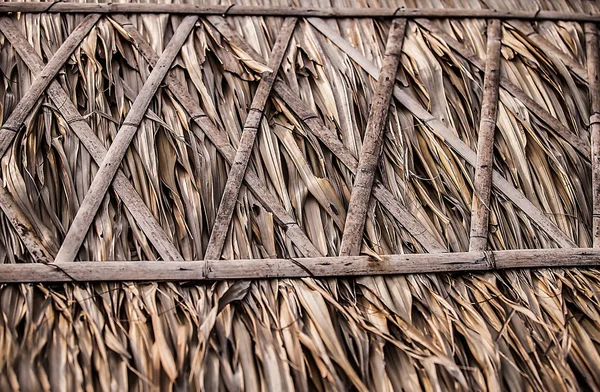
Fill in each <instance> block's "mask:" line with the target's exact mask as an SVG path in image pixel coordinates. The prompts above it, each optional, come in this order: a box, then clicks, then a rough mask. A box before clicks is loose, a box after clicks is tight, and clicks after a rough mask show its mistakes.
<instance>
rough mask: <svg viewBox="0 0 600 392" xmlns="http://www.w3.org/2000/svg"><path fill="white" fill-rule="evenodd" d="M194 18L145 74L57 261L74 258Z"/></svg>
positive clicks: (194, 17) (182, 26) (193, 17)
mask: <svg viewBox="0 0 600 392" xmlns="http://www.w3.org/2000/svg"><path fill="white" fill-rule="evenodd" d="M197 21H198V17H197V16H188V17H186V18H185V19H184V20H183V22H181V24H180V25H179V27H178V28H177V31H176V32H175V34H174V35H173V38H171V41H169V44H168V45H167V47H166V48H165V50H164V52H163V53H162V55H161V58H160V59H159V61H158V63H157V65H156V67H155V68H154V69H153V70H152V72H151V73H150V75H149V76H148V79H147V80H146V82H145V83H144V86H143V87H142V89H141V90H140V93H139V94H138V96H137V98H136V99H135V101H134V102H133V104H132V105H131V108H130V109H129V112H128V113H127V117H125V120H124V121H123V125H122V126H121V128H120V129H119V131H118V133H117V136H116V137H115V139H114V140H113V142H112V144H111V146H110V148H109V149H108V151H107V152H106V156H105V157H104V160H103V161H102V164H101V165H100V167H99V168H98V172H97V174H96V176H95V177H94V180H93V181H92V185H90V188H89V190H88V192H87V194H86V195H85V198H84V199H83V202H82V203H81V206H80V207H79V211H77V215H76V216H75V219H73V222H72V223H71V227H70V228H69V231H68V232H67V235H66V237H65V240H64V241H63V244H62V246H61V247H60V249H59V251H58V254H57V255H56V260H57V262H71V261H74V260H75V258H76V257H77V253H78V252H79V248H80V247H81V244H82V243H83V240H84V239H85V236H86V234H87V232H88V230H89V228H90V226H91V224H92V222H93V220H94V218H95V216H96V212H97V211H98V208H99V207H100V204H101V203H102V200H103V199H104V197H105V196H106V192H107V191H108V188H109V187H110V185H111V183H112V180H113V178H114V176H115V175H116V173H117V170H118V169H119V166H120V164H121V161H122V160H123V157H124V156H125V153H126V152H127V149H128V148H129V144H130V143H131V140H132V139H133V137H134V136H135V133H136V132H137V130H138V126H139V123H140V122H141V121H142V119H143V117H144V115H145V113H146V110H147V109H148V106H149V105H150V101H151V100H152V99H153V98H154V94H155V93H156V90H158V87H159V85H160V83H162V81H163V79H164V78H165V75H166V74H167V72H168V71H169V68H170V67H171V64H172V63H173V60H175V56H177V53H179V50H180V49H181V46H183V43H184V42H185V40H186V39H187V38H188V36H189V35H190V32H191V31H192V29H193V28H194V25H195V24H196V22H197Z"/></svg>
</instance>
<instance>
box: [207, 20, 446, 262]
mask: <svg viewBox="0 0 600 392" xmlns="http://www.w3.org/2000/svg"><path fill="white" fill-rule="evenodd" d="M207 20H208V21H209V22H210V24H211V25H212V26H214V27H215V28H216V29H217V30H218V31H219V33H220V34H221V35H222V36H223V37H224V38H225V39H226V40H227V41H229V42H230V44H232V45H233V46H236V47H239V48H241V49H242V50H243V51H244V52H245V53H247V54H249V55H250V56H251V58H252V60H253V61H256V62H260V63H264V60H263V59H262V57H261V56H260V54H258V53H257V52H256V51H255V50H254V49H252V47H251V46H250V45H248V43H246V42H245V41H244V40H243V39H242V37H241V36H240V35H239V34H238V33H237V32H235V31H234V30H233V29H232V28H231V26H229V24H228V23H227V21H226V20H225V19H224V18H222V17H220V16H209V17H207ZM273 90H274V91H275V93H276V94H277V95H279V96H280V97H281V99H282V100H283V101H284V102H285V104H286V105H287V106H288V107H289V108H290V109H291V110H292V111H293V112H294V113H295V114H296V115H297V116H298V117H299V118H300V119H301V120H302V122H304V124H306V126H307V127H308V130H309V131H310V132H311V133H312V134H314V135H315V136H316V137H317V138H318V139H319V140H320V141H321V142H322V143H323V144H324V145H325V146H326V147H327V148H329V150H330V151H331V152H332V153H333V154H334V155H335V156H336V157H337V158H338V159H339V160H340V161H341V162H342V163H343V164H344V165H345V166H346V167H347V168H348V169H350V171H351V172H352V173H353V174H356V169H357V167H358V160H357V159H356V157H355V156H354V155H353V154H352V153H351V152H350V150H349V149H348V148H347V147H346V146H344V144H343V143H342V142H341V140H340V139H338V138H337V136H336V135H335V134H334V133H333V132H332V131H331V130H330V129H329V128H327V127H326V126H325V124H324V123H323V121H322V120H321V119H320V118H319V116H318V115H317V114H316V113H314V112H313V111H312V110H311V108H310V107H309V106H308V105H307V104H306V103H305V102H304V101H302V99H300V97H298V95H296V94H295V93H294V92H293V91H292V90H291V89H290V88H289V87H288V86H287V85H286V84H285V83H284V82H283V81H282V80H281V79H277V80H276V81H275V85H274V86H273ZM373 196H375V198H377V200H378V201H379V202H380V203H381V205H382V206H383V207H384V208H385V209H387V210H388V212H389V213H390V214H391V215H392V216H393V217H394V218H395V219H396V220H397V221H398V222H399V223H400V224H401V225H402V226H403V227H404V228H405V229H406V230H407V231H408V232H409V233H410V234H411V235H412V236H413V237H414V238H415V239H416V240H417V241H419V243H420V244H421V245H422V246H423V248H425V250H426V251H427V252H429V253H439V252H447V251H448V250H447V248H446V247H445V246H444V245H442V244H441V243H440V242H439V241H438V240H437V239H436V238H435V237H434V236H433V235H432V234H431V233H430V232H429V231H428V230H427V229H426V228H425V227H424V226H423V224H422V223H421V222H420V221H419V220H418V219H417V218H415V217H414V216H413V215H412V214H411V213H410V211H408V210H407V209H406V207H404V206H403V205H402V204H401V203H400V202H399V201H398V199H396V197H395V196H394V195H393V194H392V193H391V192H390V191H389V190H387V189H386V188H385V186H384V185H383V184H382V183H381V181H379V180H375V185H374V188H373Z"/></svg>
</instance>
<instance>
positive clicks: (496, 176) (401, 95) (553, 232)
mask: <svg viewBox="0 0 600 392" xmlns="http://www.w3.org/2000/svg"><path fill="white" fill-rule="evenodd" d="M307 21H308V22H309V23H310V24H312V25H313V26H314V27H315V28H316V29H317V30H319V31H320V32H321V33H323V34H324V35H325V36H326V37H327V38H329V39H330V40H331V42H333V43H334V44H335V45H336V46H338V47H339V48H340V49H341V50H343V51H344V52H346V54H347V55H348V56H349V57H350V58H351V59H352V60H354V61H356V63H357V64H359V65H360V66H361V67H363V69H364V70H365V71H367V72H368V73H369V74H370V75H371V76H372V77H373V78H377V77H378V75H379V70H378V68H377V67H376V66H375V65H374V64H373V63H372V62H370V61H369V60H368V59H367V58H366V57H365V56H363V55H362V54H361V53H360V52H359V51H358V50H356V48H354V47H353V46H352V45H351V44H350V42H348V41H347V40H346V39H344V38H343V37H342V36H341V35H339V34H338V33H337V32H336V31H334V30H333V29H332V28H330V27H329V26H328V25H327V23H325V22H324V21H323V20H322V19H318V18H308V19H307ZM394 97H395V98H396V99H397V100H398V102H400V103H401V104H402V105H404V107H405V108H406V109H407V110H408V111H410V112H411V113H412V114H413V116H415V117H416V118H418V119H419V120H420V121H421V122H422V123H423V124H426V126H427V127H428V128H429V129H430V130H431V131H433V133H435V134H436V136H437V137H439V138H440V139H442V140H443V141H444V142H445V143H446V144H447V145H448V146H449V147H451V148H452V149H453V150H454V151H455V152H456V153H457V154H458V155H460V156H461V157H462V158H464V159H465V160H466V161H467V162H468V163H469V164H470V165H471V166H475V165H476V162H477V153H476V152H475V151H473V150H472V149H471V148H470V147H469V146H467V144H466V143H465V142H463V141H462V140H461V139H459V138H458V137H457V136H455V134H454V133H453V132H452V131H451V130H450V129H449V128H448V127H447V126H446V125H445V124H444V123H443V122H442V121H441V120H440V119H438V118H437V117H435V116H434V115H433V114H431V113H430V112H429V111H427V109H426V108H424V107H423V106H422V105H421V104H420V103H419V102H417V101H416V100H415V99H414V98H412V97H411V96H410V95H409V94H407V93H406V92H405V91H404V90H401V89H400V88H399V87H397V86H396V87H395V88H394ZM492 180H493V184H494V186H495V187H496V188H497V189H498V190H499V191H500V192H502V193H503V194H504V195H505V196H506V197H507V198H508V199H509V200H511V201H512V202H513V203H514V204H515V205H516V206H517V207H519V208H520V209H521V211H523V212H524V213H525V214H527V216H528V217H529V218H530V219H531V220H532V221H533V222H535V224H536V225H537V226H538V227H539V228H540V229H541V230H543V231H544V232H545V233H546V234H547V235H548V236H549V237H550V238H552V239H553V240H554V241H555V242H556V243H557V244H559V245H560V246H561V247H563V248H571V247H576V244H575V243H574V242H573V240H571V239H570V238H569V237H568V236H567V235H566V234H565V233H563V232H562V231H561V230H560V229H559V228H558V226H556V224H555V223H554V222H552V221H551V220H550V219H549V218H548V217H547V216H546V214H545V213H544V212H542V211H540V209H539V208H538V207H537V206H535V205H534V204H533V203H532V202H531V201H529V199H527V198H526V197H525V196H524V195H523V194H522V193H521V192H520V191H519V190H518V189H517V188H515V187H514V186H513V184H511V183H510V182H508V181H507V180H506V179H505V178H504V177H503V176H502V175H501V174H500V173H499V172H497V171H495V170H494V171H493V173H492Z"/></svg>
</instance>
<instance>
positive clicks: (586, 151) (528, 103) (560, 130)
mask: <svg viewBox="0 0 600 392" xmlns="http://www.w3.org/2000/svg"><path fill="white" fill-rule="evenodd" d="M415 22H416V23H418V24H419V25H421V26H422V27H424V28H425V29H426V30H429V31H430V32H432V33H433V34H435V35H436V36H437V37H439V38H440V39H442V40H443V41H444V43H445V44H446V45H448V47H450V48H451V49H452V50H454V51H455V52H456V53H458V54H459V55H460V56H461V57H463V58H464V59H465V60H467V61H468V62H469V63H471V64H472V65H473V66H475V67H476V68H477V69H479V70H480V71H483V70H484V69H485V61H484V60H483V59H481V58H480V57H479V56H477V55H476V54H475V53H473V51H472V50H471V49H469V48H467V47H466V46H465V45H463V44H462V43H460V42H458V41H457V40H455V39H454V38H452V37H451V36H450V35H449V34H446V33H445V32H443V31H442V30H440V29H438V28H437V27H435V25H434V24H433V23H431V21H430V20H425V19H416V20H415ZM512 22H514V21H511V23H512ZM536 42H537V41H536ZM547 46H548V44H547ZM550 46H551V45H550ZM554 50H555V51H558V49H556V48H554ZM561 60H562V61H568V60H566V59H562V58H561ZM571 68H572V69H574V68H573V67H571ZM584 72H585V70H584ZM577 75H579V71H577ZM586 80H587V77H586ZM500 86H502V88H503V89H505V90H506V91H507V92H509V93H510V94H511V95H512V96H513V97H515V98H516V99H518V100H519V101H521V102H522V103H523V105H524V106H525V107H526V108H527V110H529V111H530V112H531V113H533V114H534V115H536V116H537V117H538V118H539V119H541V120H542V121H544V122H545V123H546V124H548V128H547V129H548V130H549V131H550V132H552V133H554V134H555V135H556V136H558V137H559V138H562V139H564V140H565V141H566V142H567V143H569V144H570V145H571V146H572V147H573V148H574V149H575V150H577V151H578V152H579V153H580V154H581V156H582V157H583V158H584V159H586V160H588V159H589V158H590V142H589V140H586V139H583V138H581V137H579V136H578V135H576V134H575V133H573V132H572V131H571V130H570V129H569V128H568V127H567V126H565V125H564V124H563V123H562V122H560V121H559V120H558V119H557V118H556V117H555V116H553V115H552V114H551V113H550V112H548V110H546V109H544V108H543V107H542V106H541V105H540V104H538V103H537V102H536V101H535V100H534V99H533V98H531V97H530V96H529V95H528V94H527V93H526V92H524V91H523V90H522V89H520V88H519V87H517V85H515V84H514V83H512V82H511V81H510V80H508V78H506V77H504V76H501V77H500Z"/></svg>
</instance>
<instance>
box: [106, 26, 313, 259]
mask: <svg viewBox="0 0 600 392" xmlns="http://www.w3.org/2000/svg"><path fill="white" fill-rule="evenodd" d="M111 18H112V19H113V20H114V21H115V22H117V23H118V24H119V25H120V26H121V27H122V28H123V29H124V30H125V31H126V32H127V33H128V34H129V37H130V39H131V40H132V41H133V42H134V43H135V45H136V47H137V48H138V50H139V51H140V53H141V54H142V56H143V57H144V58H145V59H146V61H148V63H149V64H150V65H152V66H154V65H155V64H156V62H157V60H158V56H157V54H156V53H155V52H154V50H153V49H152V47H151V46H150V44H149V43H148V42H147V41H146V40H145V39H144V38H143V37H142V36H141V34H140V33H139V31H137V29H136V28H135V27H133V25H132V24H131V23H130V22H129V20H128V19H127V18H126V17H124V16H123V15H112V16H111ZM165 83H166V85H167V87H168V89H169V90H170V91H171V93H172V94H173V95H174V96H175V98H176V99H177V100H178V101H179V103H180V104H181V105H182V106H183V108H184V109H185V110H186V111H187V112H188V113H189V115H190V117H191V118H192V120H193V121H194V122H195V123H196V124H198V126H199V127H200V128H201V129H202V131H203V132H204V133H205V134H206V136H207V137H208V138H209V139H210V141H211V142H212V143H213V144H214V145H215V147H216V148H217V150H218V151H219V152H220V153H221V154H222V155H223V157H224V158H225V160H226V161H227V162H228V163H229V164H232V163H233V160H234V157H235V148H233V146H232V145H231V143H229V141H228V140H227V138H226V136H225V135H224V134H223V133H222V132H221V131H219V130H218V129H217V127H216V126H215V125H214V124H213V123H212V121H210V119H209V118H208V116H207V115H206V113H204V111H203V110H202V109H201V108H200V106H199V105H198V104H197V103H196V102H195V101H194V99H193V98H192V96H191V95H190V93H189V92H188V91H187V87H185V86H183V85H182V84H181V83H180V82H179V81H178V80H177V79H176V78H175V77H173V76H172V75H167V77H166V79H165ZM192 131H193V132H198V131H197V129H196V128H194V127H192ZM196 136H197V137H198V138H202V137H203V136H202V134H200V133H199V132H198V133H196ZM244 180H245V181H246V184H247V185H248V188H249V189H250V191H251V192H252V193H253V194H254V196H255V197H256V198H257V199H258V200H259V201H260V203H261V204H262V205H263V207H264V208H265V209H267V210H268V211H269V212H271V213H272V214H273V216H274V218H275V220H276V221H277V222H278V223H279V225H280V226H281V227H283V228H284V229H285V232H286V235H287V237H288V238H289V239H290V240H291V241H292V242H293V243H294V245H295V246H296V247H297V248H298V250H299V251H300V253H302V254H303V255H304V256H306V257H309V256H310V257H317V256H321V254H320V252H319V251H318V250H317V248H316V247H315V246H314V245H313V244H312V243H311V242H310V240H309V239H308V237H307V236H306V234H305V233H304V231H302V229H301V228H300V226H299V225H298V223H297V222H296V220H295V219H294V217H292V216H291V215H290V213H289V212H287V211H286V209H285V208H284V206H283V205H282V204H281V202H280V201H279V200H277V198H276V197H275V196H274V195H273V193H272V192H271V191H269V189H268V188H267V187H266V186H265V184H264V183H263V182H262V181H261V180H260V179H259V178H258V176H257V175H256V174H254V173H252V172H251V171H249V172H246V177H245V178H244Z"/></svg>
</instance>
